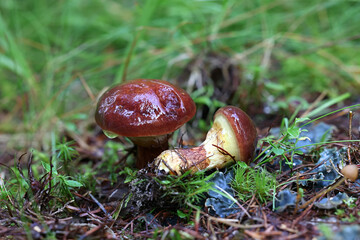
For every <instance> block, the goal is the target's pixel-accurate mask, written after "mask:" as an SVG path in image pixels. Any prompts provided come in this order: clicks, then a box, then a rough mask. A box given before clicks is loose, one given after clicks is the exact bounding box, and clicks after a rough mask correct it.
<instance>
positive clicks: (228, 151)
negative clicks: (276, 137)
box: [155, 106, 257, 175]
mask: <svg viewBox="0 0 360 240" xmlns="http://www.w3.org/2000/svg"><path fill="white" fill-rule="evenodd" d="M256 143H257V133H256V128H255V125H254V123H253V122H252V120H251V119H250V118H249V116H248V115H247V114H246V113H245V112H243V111H242V110H241V109H239V108H237V107H234V106H227V107H223V108H220V109H219V110H218V111H217V112H216V113H215V115H214V123H213V126H212V128H211V129H210V130H209V132H208V133H207V135H206V139H205V141H204V142H203V143H202V144H201V145H200V146H198V147H194V148H177V149H173V150H166V151H164V152H162V153H161V154H160V155H159V156H158V157H157V158H156V160H155V166H156V167H157V169H158V170H159V172H160V173H170V174H174V175H181V174H182V173H184V172H185V171H187V170H191V171H192V172H195V171H198V170H209V169H214V168H223V167H225V166H227V165H230V164H231V163H234V162H235V161H243V162H246V163H249V162H250V160H251V158H252V156H253V153H254V151H255V147H256Z"/></svg>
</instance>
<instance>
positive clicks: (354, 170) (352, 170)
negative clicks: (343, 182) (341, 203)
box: [341, 164, 359, 182]
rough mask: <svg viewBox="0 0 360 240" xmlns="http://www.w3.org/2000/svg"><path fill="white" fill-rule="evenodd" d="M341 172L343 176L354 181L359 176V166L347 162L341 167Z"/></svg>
mask: <svg viewBox="0 0 360 240" xmlns="http://www.w3.org/2000/svg"><path fill="white" fill-rule="evenodd" d="M341 173H342V174H343V175H344V177H345V178H347V179H349V180H350V181H352V182H355V181H356V179H357V178H358V176H359V168H358V167H357V166H356V165H355V164H349V165H346V166H345V167H343V169H341Z"/></svg>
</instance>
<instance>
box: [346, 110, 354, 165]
mask: <svg viewBox="0 0 360 240" xmlns="http://www.w3.org/2000/svg"><path fill="white" fill-rule="evenodd" d="M352 119H353V112H352V111H350V112H349V139H350V141H351V140H352ZM350 148H351V142H350V143H349V145H348V149H347V155H348V160H349V164H351V156H350Z"/></svg>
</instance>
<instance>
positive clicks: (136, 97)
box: [95, 79, 196, 169]
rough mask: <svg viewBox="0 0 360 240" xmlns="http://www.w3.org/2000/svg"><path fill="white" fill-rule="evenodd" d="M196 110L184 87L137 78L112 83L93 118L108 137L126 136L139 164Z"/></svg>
mask: <svg viewBox="0 0 360 240" xmlns="http://www.w3.org/2000/svg"><path fill="white" fill-rule="evenodd" d="M195 111H196V106H195V103H194V101H193V100H192V99H191V97H190V95H189V94H187V93H186V92H185V91H184V90H182V89H180V88H177V87H175V86H174V85H172V84H170V83H168V82H166V81H161V80H153V79H138V80H133V81H129V82H127V83H124V84H120V85H116V86H114V87H112V88H111V89H109V90H108V91H106V92H105V93H104V94H103V95H102V96H101V97H100V99H99V101H98V104H97V107H96V112H95V120H96V123H97V124H98V125H99V126H100V127H101V128H102V129H103V131H104V133H105V134H106V135H107V136H108V137H109V138H114V137H117V136H124V137H128V138H129V139H130V140H131V141H132V142H133V143H134V144H135V145H136V146H137V160H136V167H137V168H139V169H140V168H143V167H145V166H147V164H148V163H149V162H151V161H153V160H154V158H155V157H156V156H157V155H159V154H160V153H161V152H162V151H164V150H165V149H168V139H169V137H170V136H171V135H172V133H173V132H174V131H175V130H176V129H178V128H180V127H181V126H182V125H183V124H184V123H186V122H187V121H189V120H190V119H191V118H192V117H193V116H194V115H195Z"/></svg>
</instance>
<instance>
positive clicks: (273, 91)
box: [0, 0, 360, 154]
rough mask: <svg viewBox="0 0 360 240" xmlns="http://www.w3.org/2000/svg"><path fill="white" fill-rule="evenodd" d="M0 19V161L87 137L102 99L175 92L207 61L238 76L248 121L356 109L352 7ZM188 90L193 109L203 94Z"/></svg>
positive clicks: (66, 8)
mask: <svg viewBox="0 0 360 240" xmlns="http://www.w3.org/2000/svg"><path fill="white" fill-rule="evenodd" d="M0 14H1V15H0V86H1V88H0V97H1V101H0V119H1V120H0V134H1V140H0V151H1V152H2V153H1V154H4V152H5V151H7V150H9V149H22V148H24V147H29V146H33V147H39V148H46V146H49V139H50V138H51V137H50V136H51V134H55V135H56V133H59V132H63V131H67V132H70V133H72V134H73V135H74V136H80V135H84V134H91V131H92V130H93V127H94V124H93V122H94V120H93V111H94V110H93V109H94V106H95V103H96V97H97V96H98V94H99V93H100V92H101V91H103V90H104V88H105V87H107V86H109V85H113V84H115V83H119V82H122V81H124V80H126V79H127V80H128V79H135V78H158V79H164V80H168V81H170V82H176V81H178V80H179V76H181V75H183V74H184V71H185V69H186V70H187V71H188V72H190V73H189V75H187V76H194V75H191V74H193V73H196V72H197V71H199V70H200V71H201V70H203V69H204V68H202V67H199V64H196V63H197V61H200V62H201V61H203V59H204V58H206V57H207V56H208V53H212V54H215V55H216V54H218V55H219V56H225V59H226V62H227V63H230V64H232V65H233V66H235V67H236V68H237V69H238V70H239V71H238V74H239V76H238V77H239V79H240V83H239V85H238V89H237V96H238V98H236V99H235V100H234V99H232V100H231V101H232V102H230V103H232V104H235V105H240V106H243V105H247V104H252V106H253V107H254V108H256V107H258V108H259V109H258V110H256V111H255V110H252V111H253V112H264V111H265V112H266V113H269V114H270V113H274V112H275V113H277V112H286V111H287V109H288V108H289V106H290V105H291V103H292V102H294V101H297V102H301V103H302V104H303V105H302V106H303V108H304V109H306V107H308V105H307V104H310V103H311V102H312V101H314V100H315V99H316V98H317V97H318V96H320V95H321V94H322V95H321V96H322V99H323V100H325V99H328V100H329V99H330V100H331V99H340V100H339V101H337V102H338V103H340V104H341V102H342V100H344V99H345V98H347V99H348V100H347V101H349V102H351V103H354V102H356V101H359V94H358V93H359V92H360V84H359V83H360V57H359V55H360V54H359V53H360V24H359V21H360V2H359V1H358V0H353V1H344V0H330V1H329V0H326V1H325V0H314V1H291V0H277V1H270V0H256V1H244V0H228V1H216V0H214V1H210V0H209V1H206V0H186V1H184V0H171V1H165V0H163V1H160V0H148V1H145V0H142V1H141V0H139V1H130V0H127V1H115V0H71V1H70V0H68V1H67V0H64V1H50V0H28V1H22V0H3V1H0ZM203 63H205V64H206V61H203ZM192 66H193V67H192ZM205 68H206V66H205ZM187 84H188V81H187V79H185V80H182V81H181V82H180V85H182V87H184V88H186V89H188V90H189V89H190V90H189V91H190V93H191V94H193V96H195V97H196V98H199V97H201V96H202V95H206V93H207V92H208V91H210V90H209V89H207V88H206V89H205V90H204V91H200V93H199V91H198V92H197V93H193V92H192V88H191V86H188V85H187ZM211 84H213V83H212V82H211V81H209V85H211ZM202 87H204V85H202ZM213 87H214V86H213ZM210 89H211V86H210ZM197 90H199V89H197ZM343 94H345V95H343ZM339 96H340V98H339ZM210 98H211V96H210ZM212 100H213V99H212ZM198 102H202V101H198ZM264 102H265V103H266V104H264ZM254 103H255V104H254ZM343 104H344V103H343ZM247 108H250V106H247Z"/></svg>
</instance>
